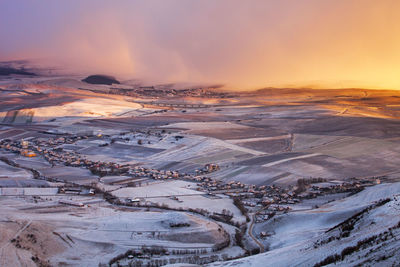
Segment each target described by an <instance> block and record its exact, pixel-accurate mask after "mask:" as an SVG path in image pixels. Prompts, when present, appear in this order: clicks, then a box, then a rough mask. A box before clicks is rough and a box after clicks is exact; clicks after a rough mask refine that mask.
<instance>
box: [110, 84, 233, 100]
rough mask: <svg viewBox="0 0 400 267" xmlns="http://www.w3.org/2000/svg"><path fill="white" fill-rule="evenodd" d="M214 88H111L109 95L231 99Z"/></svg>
mask: <svg viewBox="0 0 400 267" xmlns="http://www.w3.org/2000/svg"><path fill="white" fill-rule="evenodd" d="M213 89H214V88H203V87H199V88H188V89H174V88H159V87H154V86H141V87H136V88H117V87H111V88H110V90H109V93H110V94H116V95H126V96H134V97H208V98H227V97H231V95H229V94H228V93H224V92H218V91H216V90H213Z"/></svg>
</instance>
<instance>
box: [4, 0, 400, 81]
mask: <svg viewBox="0 0 400 267" xmlns="http://www.w3.org/2000/svg"><path fill="white" fill-rule="evenodd" d="M52 2H54V1H40V2H38V1H33V0H31V1H23V2H21V1H19V0H14V1H13V0H5V1H3V2H2V4H1V5H3V6H0V10H2V11H0V17H2V18H0V23H1V25H7V27H6V29H4V28H3V27H1V28H0V36H1V39H2V40H5V41H4V42H2V44H0V59H6V58H7V59H10V58H15V57H37V58H46V59H48V60H49V61H50V62H57V63H59V64H62V65H64V66H67V67H68V68H71V69H74V70H77V71H82V72H87V73H90V72H102V73H109V74H114V75H117V76H121V77H139V78H146V79H153V80H158V81H191V82H218V83H226V84H228V85H230V86H233V87H237V88H249V89H251V88H259V87H265V86H277V87H279V86H294V87H296V86H313V87H373V88H400V77H399V75H398V73H399V71H400V49H399V47H400V22H399V20H398V19H397V14H398V12H399V11H400V2H399V1H396V0H382V1H379V2H377V1H375V0H364V1H362V2H361V1H357V0H335V1H334V0H326V1H319V0H281V1H274V0H252V1H239V0H219V1H211V0H204V1H192V0H182V1H179V0H160V1H153V0H149V1H126V0H125V1H124V0H122V1H118V2H115V1H105V0H97V1H77V0H71V1H57V4H54V3H52ZM4 3H5V4H4ZM22 3H24V4H26V3H28V7H26V5H23V4H22ZM4 5H8V6H7V10H8V11H4V10H5V9H4V8H2V7H4ZM5 12H8V13H7V14H3V13H5ZM18 14H20V16H18ZM27 25H29V26H27Z"/></svg>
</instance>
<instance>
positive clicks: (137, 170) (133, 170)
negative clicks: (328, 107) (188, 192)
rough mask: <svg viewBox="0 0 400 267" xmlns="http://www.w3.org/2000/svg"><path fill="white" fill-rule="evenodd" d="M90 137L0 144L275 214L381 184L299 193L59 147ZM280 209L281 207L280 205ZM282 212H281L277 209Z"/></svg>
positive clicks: (326, 185)
mask: <svg viewBox="0 0 400 267" xmlns="http://www.w3.org/2000/svg"><path fill="white" fill-rule="evenodd" d="M89 137H90V136H68V137H59V138H50V139H37V140H34V141H32V142H27V141H11V140H2V141H0V148H4V149H7V150H9V151H14V152H17V153H21V154H22V153H24V151H32V153H38V154H40V155H42V156H43V157H44V158H45V159H46V160H47V161H49V162H50V163H53V164H54V163H60V164H64V165H67V166H73V167H85V168H87V169H89V170H90V171H91V172H92V173H93V174H96V175H99V176H122V175H124V176H128V177H133V178H149V179H156V180H167V179H183V180H187V181H192V182H196V183H197V185H198V188H197V190H200V191H204V192H206V193H208V194H209V195H215V194H225V195H228V196H230V197H232V198H238V199H240V200H241V201H242V203H243V204H244V205H245V206H248V207H261V208H262V207H263V208H266V209H267V208H268V207H271V210H270V211H271V212H275V211H276V210H273V208H272V207H274V206H271V205H273V204H277V205H282V204H295V203H298V202H300V200H301V199H307V198H315V197H317V196H321V195H324V194H333V193H341V192H356V191H360V190H362V188H363V187H365V186H368V185H373V184H376V183H379V182H380V180H378V179H363V180H353V181H351V182H343V181H336V182H334V181H331V182H317V183H316V182H312V183H310V184H307V187H306V190H302V191H299V190H296V189H298V188H296V187H295V186H289V187H288V188H283V187H279V186H275V185H269V186H266V185H262V186H256V185H248V184H244V183H241V182H236V181H231V182H228V183H226V182H222V181H219V180H215V179H212V178H210V177H207V176H205V175H206V174H208V173H211V172H214V171H218V170H219V166H218V165H217V164H212V163H210V164H207V165H205V166H204V168H202V169H200V170H196V174H195V175H192V174H186V173H180V172H178V171H170V170H157V169H152V168H145V167H142V166H135V165H128V164H125V165H122V164H118V163H114V162H101V161H91V160H88V159H85V158H84V157H83V156H82V155H80V154H79V153H77V152H75V151H69V150H65V149H63V148H61V147H60V145H63V144H72V143H74V142H76V141H78V140H80V139H87V138H89ZM278 207H279V206H278ZM278 211H280V210H278Z"/></svg>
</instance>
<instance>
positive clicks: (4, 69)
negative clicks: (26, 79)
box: [0, 67, 36, 76]
mask: <svg viewBox="0 0 400 267" xmlns="http://www.w3.org/2000/svg"><path fill="white" fill-rule="evenodd" d="M10 74H19V75H30V76H36V74H35V73H33V72H28V71H25V70H23V69H15V68H10V67H0V75H1V76H6V75H10Z"/></svg>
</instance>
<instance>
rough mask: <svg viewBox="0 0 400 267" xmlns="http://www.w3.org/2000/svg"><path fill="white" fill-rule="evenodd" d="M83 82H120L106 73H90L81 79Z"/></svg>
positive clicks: (108, 83)
mask: <svg viewBox="0 0 400 267" xmlns="http://www.w3.org/2000/svg"><path fill="white" fill-rule="evenodd" d="M82 81H83V82H86V83H90V84H106V85H111V84H113V83H116V84H120V82H119V81H117V80H116V79H115V78H114V77H112V76H108V75H90V76H88V77H87V78H85V79H83V80H82Z"/></svg>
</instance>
